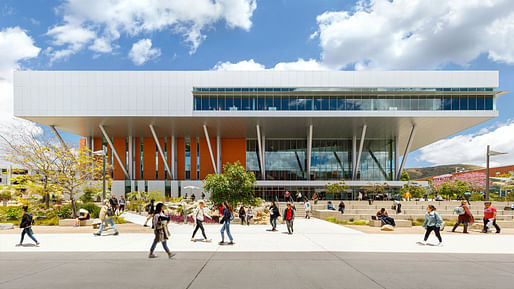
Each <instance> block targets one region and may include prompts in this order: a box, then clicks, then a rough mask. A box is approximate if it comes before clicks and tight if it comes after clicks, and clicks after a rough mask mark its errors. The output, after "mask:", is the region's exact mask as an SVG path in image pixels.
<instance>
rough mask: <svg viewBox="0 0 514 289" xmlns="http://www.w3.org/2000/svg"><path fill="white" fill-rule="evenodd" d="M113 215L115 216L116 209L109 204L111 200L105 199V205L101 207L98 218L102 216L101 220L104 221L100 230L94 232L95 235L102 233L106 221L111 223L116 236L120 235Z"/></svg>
mask: <svg viewBox="0 0 514 289" xmlns="http://www.w3.org/2000/svg"><path fill="white" fill-rule="evenodd" d="M113 216H114V211H113V210H112V207H110V206H109V200H104V205H103V207H102V208H101V209H100V214H99V215H98V218H100V221H102V223H101V224H100V229H99V230H98V232H96V233H93V235H95V236H100V235H102V231H103V230H104V226H105V223H109V224H110V225H111V227H112V228H113V230H114V235H115V236H116V235H119V234H120V233H119V232H118V229H117V228H116V226H115V225H114V220H113V219H112V217H113Z"/></svg>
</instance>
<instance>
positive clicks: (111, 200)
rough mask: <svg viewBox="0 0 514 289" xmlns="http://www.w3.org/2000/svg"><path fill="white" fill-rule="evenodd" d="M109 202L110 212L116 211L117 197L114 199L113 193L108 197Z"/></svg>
mask: <svg viewBox="0 0 514 289" xmlns="http://www.w3.org/2000/svg"><path fill="white" fill-rule="evenodd" d="M109 204H110V205H111V208H112V212H113V213H116V210H118V199H116V196H115V195H112V196H111V198H110V199H109Z"/></svg>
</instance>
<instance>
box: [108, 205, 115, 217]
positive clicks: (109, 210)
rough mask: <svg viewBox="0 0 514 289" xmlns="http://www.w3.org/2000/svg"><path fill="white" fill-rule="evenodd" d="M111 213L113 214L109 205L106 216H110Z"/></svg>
mask: <svg viewBox="0 0 514 289" xmlns="http://www.w3.org/2000/svg"><path fill="white" fill-rule="evenodd" d="M113 215H114V214H113V213H112V208H111V207H109V208H108V209H107V217H112V216H113Z"/></svg>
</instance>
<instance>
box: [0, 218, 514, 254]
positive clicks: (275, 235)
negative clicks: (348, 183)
mask: <svg viewBox="0 0 514 289" xmlns="http://www.w3.org/2000/svg"><path fill="white" fill-rule="evenodd" d="M124 218H125V219H127V220H130V221H132V222H134V223H139V224H142V223H143V222H144V219H145V218H144V217H143V216H139V215H134V214H125V215H124ZM205 227H206V231H207V236H208V237H209V238H212V239H213V242H211V243H204V242H191V241H190V238H191V233H192V231H193V226H192V225H183V224H182V225H178V224H171V225H170V231H171V234H172V237H171V240H170V241H169V246H170V248H171V250H172V251H175V252H401V253H483V254H491V253H493V254H496V253H497V254H514V246H512V244H514V235H501V234H500V235H495V234H488V235H463V234H443V243H444V246H443V247H434V246H419V245H417V244H416V241H419V240H421V238H422V236H421V235H412V234H408V235H407V234H405V235H402V234H390V235H387V234H365V233H362V232H359V231H356V230H353V229H350V228H346V227H344V226H340V225H336V224H333V223H329V222H326V221H322V220H318V219H309V220H307V219H297V220H296V221H295V233H294V234H293V235H287V234H285V231H286V228H285V225H280V226H279V232H270V231H267V230H268V229H269V226H263V225H254V226H241V225H239V224H232V226H231V231H232V235H233V236H234V239H235V242H236V244H235V245H233V246H219V245H218V244H217V242H218V241H220V239H221V237H220V233H219V229H220V227H221V226H220V225H216V224H214V225H206V226H205ZM35 233H36V237H37V238H38V240H39V241H40V242H41V246H40V247H37V248H36V247H32V246H30V247H29V246H27V247H15V246H14V245H15V244H16V243H17V242H18V241H19V235H14V234H3V235H0V252H36V251H37V252H144V251H147V250H148V249H149V247H150V245H151V242H152V240H153V235H152V234H149V233H141V234H124V233H123V232H121V234H120V235H119V236H112V235H105V236H102V237H95V236H93V234H41V235H37V231H36V232H35ZM110 233H112V230H111V231H109V234H110ZM200 233H201V232H198V233H197V236H196V237H197V238H201V234H200ZM25 242H26V243H28V244H30V243H31V241H29V240H28V238H27V237H26V241H25ZM429 242H434V243H435V242H436V239H435V237H434V235H432V236H431V238H430V239H429ZM157 248H158V250H162V248H160V246H158V247H157Z"/></svg>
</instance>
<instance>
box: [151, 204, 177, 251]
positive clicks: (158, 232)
mask: <svg viewBox="0 0 514 289" xmlns="http://www.w3.org/2000/svg"><path fill="white" fill-rule="evenodd" d="M169 223H170V217H169V216H166V215H165V214H164V204H163V203H158V204H157V206H155V211H154V215H153V217H152V227H153V228H154V230H153V231H154V235H155V237H154V239H153V243H152V246H151V247H150V254H148V258H157V255H155V254H154V251H155V247H156V246H157V243H161V244H162V247H163V248H164V251H166V253H168V258H170V259H171V258H172V257H173V256H175V253H171V252H170V249H169V248H168V244H167V241H168V239H169V237H170V231H169V230H168V224H169Z"/></svg>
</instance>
